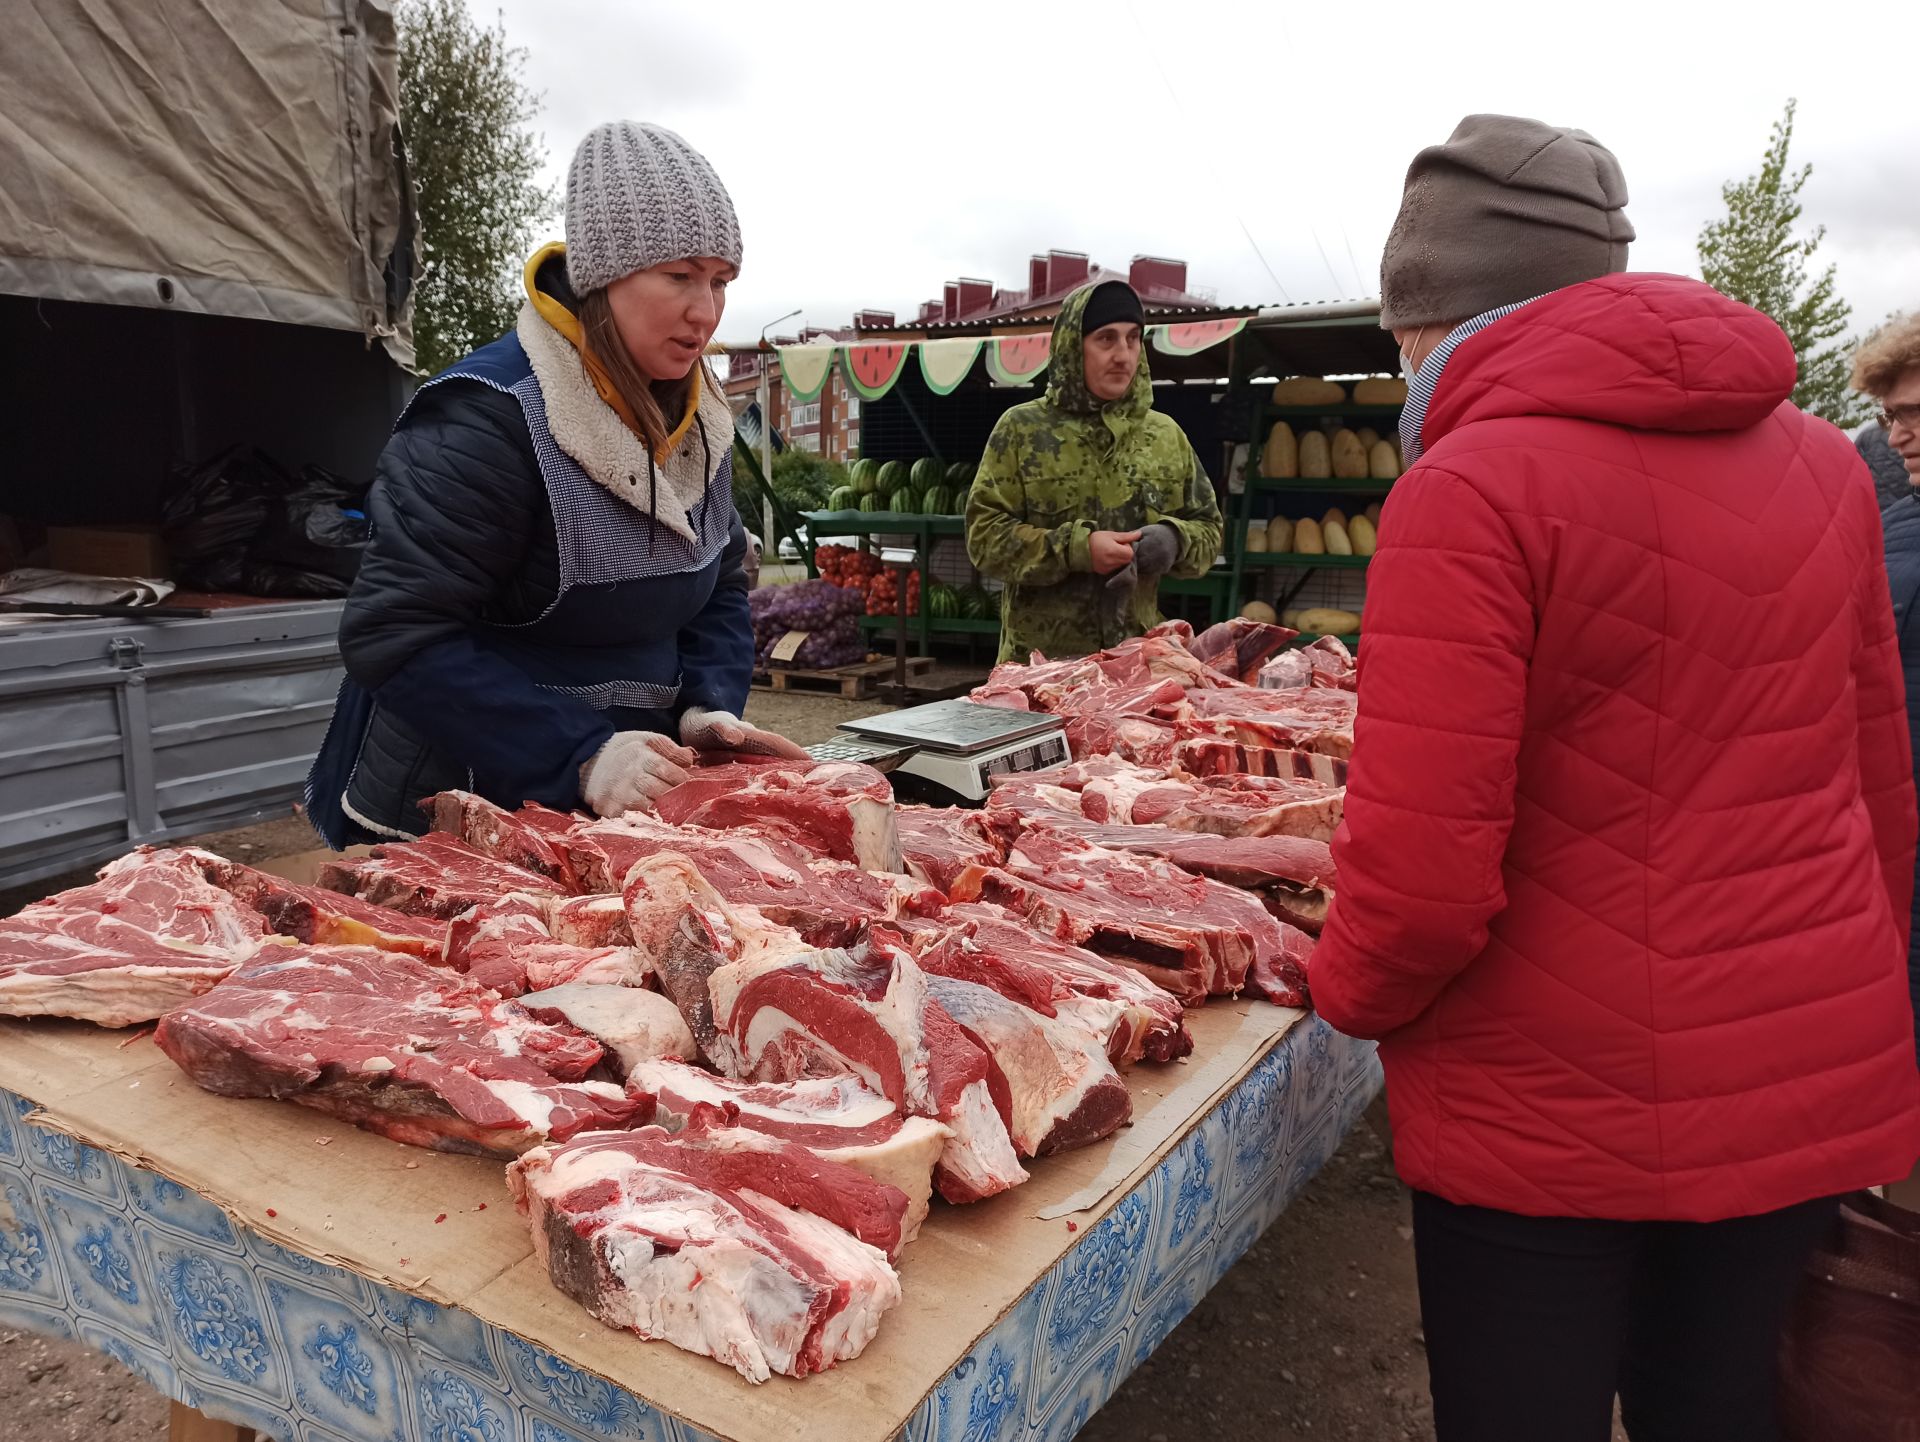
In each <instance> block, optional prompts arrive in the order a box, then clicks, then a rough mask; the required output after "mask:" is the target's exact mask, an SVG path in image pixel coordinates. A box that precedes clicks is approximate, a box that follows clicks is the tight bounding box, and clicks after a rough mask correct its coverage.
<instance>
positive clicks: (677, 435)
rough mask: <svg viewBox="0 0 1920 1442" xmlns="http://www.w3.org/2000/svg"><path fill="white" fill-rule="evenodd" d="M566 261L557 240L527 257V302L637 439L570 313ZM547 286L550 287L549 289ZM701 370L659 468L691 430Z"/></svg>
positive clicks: (626, 410)
mask: <svg viewBox="0 0 1920 1442" xmlns="http://www.w3.org/2000/svg"><path fill="white" fill-rule="evenodd" d="M566 259H567V246H566V242H565V241H561V240H554V241H549V242H548V243H547V244H545V245H543V246H541V247H540V249H538V250H536V251H535V252H534V253H533V254H532V255H531V256H529V257H528V258H527V265H526V269H525V271H524V272H523V273H522V275H521V283H522V284H523V285H524V286H525V287H526V292H527V302H528V303H529V304H530V305H532V307H533V308H534V310H536V311H537V312H539V315H540V319H542V320H544V321H545V322H546V323H547V324H548V325H550V326H552V327H553V328H554V329H555V330H556V331H558V332H559V333H560V334H561V335H562V336H564V337H565V338H566V341H567V344H568V345H570V346H572V347H573V348H574V349H575V350H576V351H578V352H579V353H580V364H581V365H582V366H583V367H584V368H585V370H586V372H587V378H588V379H589V380H591V381H592V382H593V389H594V391H595V393H597V394H598V395H599V397H600V399H601V400H603V401H605V402H606V403H607V404H608V405H609V406H611V407H613V412H614V414H615V415H617V416H619V417H620V419H621V420H622V421H623V422H625V424H626V426H627V429H629V430H630V431H632V432H633V433H634V434H635V435H636V436H637V435H639V434H641V431H640V422H639V420H638V419H637V418H636V417H635V416H634V414H633V408H632V407H631V406H629V405H628V404H627V403H626V401H625V400H624V399H622V398H621V395H620V392H619V390H618V389H616V388H615V386H614V384H613V377H611V376H609V375H608V374H607V372H606V370H605V368H604V367H602V366H601V364H600V362H599V361H597V360H595V359H594V357H593V353H592V352H591V351H590V350H589V349H588V348H587V344H586V331H585V330H584V329H583V328H582V326H581V324H580V318H579V317H578V316H576V315H575V314H574V313H573V307H572V306H571V305H569V304H568V303H567V302H568V301H569V300H571V299H572V291H571V289H570V288H569V287H568V286H567V279H566V274H567V272H566ZM550 261H551V262H553V270H552V271H551V272H550V273H549V275H548V277H547V284H546V285H545V286H543V285H542V283H541V282H542V277H541V274H540V270H541V267H543V266H545V265H546V264H547V263H548V262H550ZM549 286H550V287H552V288H551V289H549V288H548V287H549ZM555 291H559V292H560V294H555ZM704 370H705V367H704V366H702V367H701V368H700V369H698V370H695V371H694V373H693V385H692V386H691V387H690V388H689V389H688V391H687V410H686V414H685V415H683V416H681V417H680V423H679V424H678V425H677V426H675V427H674V428H673V433H672V434H671V435H669V436H668V437H667V439H666V444H664V445H663V446H661V448H660V450H659V451H658V452H657V453H656V455H655V459H656V460H657V461H659V462H660V463H661V464H663V465H664V464H665V463H666V459H667V457H668V456H670V455H672V454H673V452H674V450H675V449H676V448H677V447H678V446H679V444H680V442H681V441H683V440H685V439H686V437H687V432H689V431H691V430H692V429H693V421H694V417H695V416H697V415H698V414H699V413H700V401H701V394H700V393H701V391H702V390H704V389H705V387H704V385H703V384H702V383H703V381H704V380H705V376H704V374H703V372H704Z"/></svg>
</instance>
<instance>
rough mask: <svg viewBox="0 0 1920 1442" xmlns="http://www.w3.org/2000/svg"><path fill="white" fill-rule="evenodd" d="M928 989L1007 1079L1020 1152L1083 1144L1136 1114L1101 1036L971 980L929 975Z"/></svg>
mask: <svg viewBox="0 0 1920 1442" xmlns="http://www.w3.org/2000/svg"><path fill="white" fill-rule="evenodd" d="M927 990H928V992H929V993H930V994H931V995H932V997H933V999H934V1000H935V1001H937V1002H938V1003H939V1004H940V1006H941V1008H942V1009H943V1010H945V1012H946V1013H947V1015H948V1016H950V1017H952V1018H953V1020H954V1023H955V1024H956V1025H957V1026H959V1028H960V1030H962V1031H963V1032H965V1033H966V1034H967V1035H968V1036H969V1037H970V1038H972V1039H973V1041H974V1043H975V1044H976V1045H978V1046H979V1047H980V1049H981V1050H982V1051H984V1052H986V1054H987V1056H988V1058H989V1059H990V1060H991V1061H992V1063H993V1065H994V1066H995V1067H996V1068H998V1069H999V1072H1000V1074H1001V1076H1002V1077H1003V1078H1004V1079H1005V1084H1006V1088H1007V1093H1008V1096H1009V1097H1010V1098H1011V1104H1012V1113H1013V1115H1012V1124H1011V1126H1010V1127H1009V1128H1008V1131H1009V1134H1010V1135H1011V1136H1012V1137H1013V1145H1014V1149H1015V1150H1016V1151H1017V1152H1019V1153H1020V1155H1021V1156H1023V1157H1043V1156H1047V1155H1049V1154H1050V1153H1053V1152H1064V1151H1069V1150H1071V1149H1073V1148H1074V1147H1084V1146H1086V1145H1088V1144H1089V1143H1091V1142H1097V1141H1099V1140H1100V1139H1101V1138H1102V1137H1107V1136H1111V1135H1112V1134H1113V1133H1114V1132H1115V1131H1117V1130H1118V1129H1119V1128H1120V1127H1121V1125H1122V1124H1124V1123H1125V1122H1126V1121H1127V1119H1128V1118H1130V1117H1131V1116H1132V1115H1133V1099H1132V1097H1130V1096H1129V1095H1128V1094H1127V1086H1126V1083H1125V1082H1123V1081H1121V1080H1120V1074H1119V1073H1118V1072H1116V1071H1115V1070H1114V1069H1113V1063H1112V1062H1110V1061H1108V1060H1107V1053H1106V1047H1105V1044H1104V1043H1103V1042H1102V1041H1101V1040H1100V1039H1098V1038H1096V1037H1094V1036H1092V1035H1090V1034H1088V1033H1087V1032H1085V1031H1083V1030H1082V1029H1081V1028H1079V1027H1078V1026H1075V1025H1073V1024H1072V1023H1071V1022H1067V1021H1062V1020H1058V1019H1056V1018H1054V1017H1049V1016H1042V1015H1041V1014H1040V1013H1039V1012H1037V1011H1034V1010H1032V1009H1031V1008H1029V1007H1025V1006H1022V1005H1021V1004H1020V1003H1019V1002H1017V1001H1009V1000H1008V999H1007V998H1006V997H1004V996H1002V995H1001V994H1000V993H999V992H997V991H994V990H992V989H990V988H988V987H984V986H979V985H976V984H975V983H973V982H971V981H956V980H954V979H952V978H951V977H944V976H935V977H929V978H928V980H927Z"/></svg>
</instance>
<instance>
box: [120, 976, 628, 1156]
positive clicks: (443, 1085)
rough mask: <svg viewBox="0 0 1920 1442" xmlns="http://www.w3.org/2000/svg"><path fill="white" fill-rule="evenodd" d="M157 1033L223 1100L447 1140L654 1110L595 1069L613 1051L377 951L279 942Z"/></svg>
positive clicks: (605, 1120)
mask: <svg viewBox="0 0 1920 1442" xmlns="http://www.w3.org/2000/svg"><path fill="white" fill-rule="evenodd" d="M154 1039H155V1041H157V1042H158V1043H159V1045H160V1049H161V1050H162V1051H164V1052H166V1054H167V1055H168V1056H170V1057H172V1058H173V1060H174V1061H175V1062H176V1063H177V1064H178V1065H179V1066H180V1069H181V1070H182V1071H184V1072H186V1074H187V1075H188V1076H190V1077H192V1078H193V1079H194V1081H196V1082H197V1083H199V1084H200V1085H201V1086H202V1087H205V1088H206V1089H207V1090H208V1091H210V1092H214V1093H217V1094H218V1095H220V1096H230V1097H272V1098H275V1099H278V1100H283V1101H293V1102H298V1103H299V1104H300V1105H302V1106H308V1107H313V1108H314V1109H315V1110H317V1111H323V1112H327V1113H330V1114H331V1115H333V1116H337V1117H341V1118H343V1119H344V1120H347V1121H350V1122H352V1123H353V1124H354V1125H355V1126H360V1127H365V1128H366V1129H367V1130H368V1131H373V1132H379V1133H380V1134H381V1135H382V1136H386V1137H391V1138H392V1139H393V1140H394V1141H397V1142H406V1143H409V1144H410V1145H413V1146H421V1147H432V1148H434V1149H435V1150H438V1151H448V1152H474V1153H480V1154H485V1155H492V1156H512V1155H514V1154H516V1153H518V1152H520V1151H523V1150H525V1149H526V1148H527V1147H530V1146H533V1145H535V1144H536V1143H538V1142H542V1141H545V1140H547V1139H548V1138H564V1137H569V1136H572V1135H573V1134H574V1133H575V1132H577V1131H581V1130H583V1129H586V1128H592V1127H618V1126H624V1125H625V1124H626V1123H627V1122H628V1120H629V1119H630V1118H631V1117H632V1116H633V1114H634V1112H636V1111H637V1110H638V1109H639V1108H638V1105H637V1104H636V1103H635V1102H634V1101H633V1100H632V1099H631V1098H629V1097H628V1096H627V1095H626V1094H625V1093H624V1092H623V1091H622V1090H621V1089H620V1088H619V1087H617V1086H614V1085H612V1084H611V1083H608V1082H601V1081H588V1080H583V1078H585V1077H586V1075H587V1073H588V1072H589V1071H591V1070H592V1069H593V1067H594V1066H595V1065H596V1064H598V1063H599V1061H600V1058H601V1049H600V1046H599V1044H598V1043H596V1042H594V1041H593V1040H592V1039H590V1038H589V1037H586V1036H583V1035H581V1034H580V1033H579V1032H578V1031H576V1030H574V1029H573V1028H572V1027H569V1026H553V1025H550V1024H548V1023H545V1022H540V1021H536V1020H534V1018H533V1017H531V1016H529V1015H528V1014H527V1012H526V1011H525V1010H524V1009H523V1008H522V1007H520V1006H519V1005H518V1004H517V1003H514V1002H511V1001H503V1000H502V999H501V998H499V997H497V996H495V995H494V994H493V993H492V992H489V991H485V990H482V989H481V988H479V987H477V986H474V985H473V984H472V983H471V982H469V981H467V980H466V979H465V978H463V977H460V976H458V975H456V974H455V973H453V972H451V971H448V970H446V969H445V968H441V967H432V966H428V965H427V964H426V963H425V962H422V961H420V960H419V959H418V958H416V957H411V956H406V955H404V954H402V953H399V952H392V951H376V950H374V949H373V948H372V947H365V946H335V947H304V946H273V945H268V946H264V947H262V948H261V949H260V951H259V952H258V953H257V954H256V955H255V958H254V959H253V960H252V961H251V962H249V963H248V964H247V965H245V966H243V967H242V968H240V969H239V970H238V971H236V972H235V973H234V974H233V975H232V976H231V977H229V978H228V979H227V980H226V982H224V983H223V984H222V985H221V986H219V987H217V988H215V989H214V990H213V991H211V992H209V993H207V994H206V995H205V996H202V997H199V998H197V999H195V1000H193V1001H190V1002H188V1003H186V1004H185V1005H183V1006H179V1007H176V1008H175V1009H174V1010H172V1011H170V1012H168V1013H167V1014H166V1015H165V1016H163V1017H161V1018H160V1025H159V1029H158V1031H157V1032H156V1034H155V1038H154Z"/></svg>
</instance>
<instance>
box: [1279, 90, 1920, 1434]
mask: <svg viewBox="0 0 1920 1442" xmlns="http://www.w3.org/2000/svg"><path fill="white" fill-rule="evenodd" d="M1625 199H1626V191H1625V184H1624V181H1623V180H1622V179H1621V177H1620V172H1619V167H1618V165H1617V163H1616V162H1615V161H1614V158H1613V157H1612V155H1611V154H1609V153H1608V152H1607V151H1606V150H1604V149H1603V148H1602V147H1600V146H1599V145H1598V144H1597V143H1596V142H1594V141H1593V140H1592V138H1591V137H1589V136H1586V135H1584V134H1582V133H1581V132H1578V131H1564V130H1556V129H1553V128H1551V127H1547V126H1543V125H1540V124H1539V123H1538V122H1534V121H1522V120H1513V119H1509V118H1506V117H1498V116H1474V117H1470V118H1469V119H1468V120H1466V121H1464V122H1462V124H1461V126H1460V128H1459V129H1458V130H1456V131H1455V133H1454V136H1453V138H1452V139H1451V140H1450V141H1449V142H1448V143H1447V144H1446V145H1443V146H1437V147H1434V148H1432V149H1430V150H1428V151H1424V152H1422V154H1421V155H1420V157H1419V158H1417V159H1416V160H1415V162H1414V165H1413V168H1412V170H1411V171H1410V172H1409V174H1408V180H1407V192H1406V199H1405V201H1404V202H1403V205H1402V209H1401V214H1400V219H1399V221H1398V222H1397V223H1396V225H1395V228H1394V231H1393V233H1392V236H1391V237H1390V239H1389V241H1388V247H1387V253H1386V257H1385V260H1384V262H1383V266H1382V276H1381V295H1382V324H1383V325H1386V326H1388V327H1389V328H1391V329H1392V330H1394V332H1395V335H1396V338H1397V339H1399V340H1400V342H1401V344H1402V346H1403V351H1404V353H1405V354H1406V355H1407V359H1408V361H1409V363H1410V367H1417V369H1414V374H1413V381H1412V384H1411V387H1410V395H1409V402H1408V406H1407V410H1406V415H1405V418H1404V420H1403V425H1402V439H1403V445H1404V446H1405V448H1406V451H1407V456H1408V460H1409V462H1410V463H1412V464H1411V468H1410V469H1409V471H1408V473H1407V474H1406V476H1405V477H1404V478H1403V479H1402V480H1401V481H1400V482H1399V484H1398V485H1396V487H1395V488H1394V491H1393V493H1392V497H1391V499H1390V500H1389V502H1388V504H1387V507H1386V512H1385V516H1384V520H1383V524H1382V526H1381V541H1380V548H1379V553H1378V555H1377V556H1376V557H1375V559H1374V562H1373V565H1372V568H1371V570H1370V572H1369V577H1368V596H1367V606H1366V614H1365V633H1364V634H1365V642H1364V649H1363V651H1362V659H1361V691H1360V696H1361V701H1360V712H1359V719H1358V722H1357V725H1356V730H1355V748H1354V755H1353V760H1352V769H1351V775H1350V785H1349V788H1348V792H1347V802H1346V821H1345V825H1344V827H1343V828H1342V831H1341V833H1340V835H1339V837H1338V839H1337V840H1336V842H1335V845H1334V851H1335V858H1336V861H1337V863H1338V869H1339V873H1340V890H1339V897H1338V900H1337V902H1336V903H1335V906H1334V908H1333V912H1332V915H1331V917H1330V919H1329V921H1328V925H1327V928H1326V934H1325V936H1324V937H1323V938H1322V939H1321V942H1320V945H1319V948H1318V950H1317V952H1316V953H1315V956H1314V958H1313V971H1312V984H1313V994H1314V999H1315V1002H1316V1005H1317V1006H1318V1008H1319V1010H1320V1011H1321V1013H1322V1014H1323V1015H1324V1016H1325V1017H1326V1018H1327V1020H1328V1021H1330V1022H1331V1023H1332V1024H1333V1025H1334V1026H1336V1027H1339V1028H1340V1029H1341V1030H1343V1031H1346V1032H1349V1033H1351V1034H1353V1035H1357V1036H1362V1037H1373V1038H1379V1039H1380V1041H1381V1058H1382V1061H1383V1063H1384V1064H1385V1068H1386V1074H1387V1087H1388V1098H1389V1103H1390V1106H1391V1110H1392V1116H1393V1127H1394V1151H1395V1159H1396V1162H1397V1164H1398V1167H1399V1170H1400V1174H1401V1176H1402V1177H1403V1178H1404V1179H1405V1180H1406V1181H1407V1183H1408V1184H1409V1185H1410V1186H1411V1187H1413V1188H1414V1189H1415V1208H1414V1217H1415V1231H1416V1238H1415V1240H1416V1248H1417V1257H1418V1265H1419V1272H1420V1285H1421V1305H1422V1310H1423V1314H1424V1317H1425V1329H1426V1334H1427V1342H1428V1351H1429V1365H1430V1369H1431V1372H1432V1379H1433V1390H1434V1405H1435V1413H1436V1425H1437V1428H1438V1433H1439V1437H1440V1439H1441V1442H1452V1439H1472V1442H1502V1439H1508V1438H1512V1439H1522V1438H1524V1439H1552V1442H1584V1439H1589V1438H1591V1439H1605V1438H1606V1437H1607V1436H1608V1435H1609V1431H1608V1429H1609V1426H1610V1418H1611V1411H1612V1403H1613V1398H1614V1396H1615V1394H1616V1391H1617V1393H1618V1395H1619V1396H1620V1398H1621V1402H1622V1408H1623V1415H1624V1417H1625V1419H1626V1422H1627V1426H1628V1430H1629V1432H1630V1433H1631V1435H1632V1436H1633V1437H1634V1438H1635V1439H1636V1442H1642V1439H1647V1438H1655V1439H1660V1438H1672V1439H1682V1438H1684V1439H1686V1442H1715V1439H1726V1442H1734V1439H1738V1442H1764V1439H1767V1438H1769V1437H1772V1436H1774V1435H1776V1434H1775V1430H1774V1426H1775V1424H1774V1421H1773V1411H1772V1356H1773V1351H1774V1347H1775V1345H1776V1339H1777V1335H1778V1331H1779V1327H1780V1322H1781V1318H1782V1316H1783V1314H1784V1310H1785V1307H1786V1304H1787V1302H1788V1300H1789V1299H1790V1297H1791V1294H1792V1291H1793V1287H1794V1285H1795V1282H1796V1279H1797V1276H1798V1273H1799V1269H1800V1267H1801V1266H1802V1264H1803V1262H1804V1259H1805V1257H1806V1256H1807V1254H1808V1252H1809V1251H1810V1249H1811V1247H1812V1245H1813V1243H1814V1242H1815V1241H1816V1240H1817V1238H1818V1237H1819V1235H1820V1233H1821V1231H1822V1230H1823V1229H1824V1228H1825V1227H1827V1226H1829V1225H1831V1222H1832V1218H1833V1215H1834V1201H1833V1199H1834V1198H1835V1197H1836V1195H1837V1194H1840V1193H1844V1192H1846V1191H1849V1190H1851V1189H1854V1188H1857V1187H1862V1186H1868V1185H1872V1184H1876V1183H1881V1182H1886V1181H1888V1180H1890V1179H1893V1178H1896V1177H1899V1176H1902V1175H1904V1174H1905V1173H1906V1172H1907V1171H1908V1170H1909V1168H1910V1167H1911V1166H1912V1165H1913V1162H1914V1158H1915V1155H1916V1153H1920V1071H1916V1068H1915V1065H1914V1041H1913V1013H1912V1008H1911V1006H1910V1004H1909V1001H1908V997H1907V990H1906V984H1905V980H1906V978H1905V970H1904V967H1905V958H1906V942H1907V937H1906V932H1907V925H1908V917H1909V914H1910V901H1911V893H1912V888H1913V882H1914V840H1915V800H1914V787H1913V779H1912V771H1911V767H1910V764H1909V754H1908V739H1907V726H1906V717H1905V707H1904V699H1903V690H1902V682H1901V670H1900V660H1899V655H1898V652H1897V649H1896V646H1895V642H1894V632H1893V623H1892V616H1891V611H1890V607H1889V601H1888V593H1887V581H1886V575H1885V572H1884V570H1883V569H1882V566H1881V530H1880V521H1879V516H1878V512H1877V509H1876V506H1875V499H1874V491H1873V485H1872V482H1871V480H1870V479H1869V477H1868V476H1867V474H1866V472H1865V470H1864V469H1863V467H1862V466H1861V464H1860V461H1859V459H1858V457H1857V456H1856V454H1855V452H1854V451H1853V448H1852V447H1851V446H1850V445H1849V444H1848V442H1847V439H1846V437H1844V436H1843V435H1841V434H1840V432H1838V431H1837V430H1835V429H1834V428H1833V427H1831V426H1829V425H1827V424H1826V423H1825V422H1823V421H1819V420H1815V419H1812V418H1810V417H1808V416H1806V415H1804V414H1802V413H1801V412H1800V411H1798V410H1796V409H1794V407H1793V406H1792V405H1791V404H1789V403H1788V399H1787V398H1788V396H1789V394H1790V393H1791V392H1792V390H1793V386H1794V379H1795V361H1794V353H1793V350H1792V347H1791V346H1790V344H1789V343H1788V341H1787V339H1786V337H1785V336H1784V335H1783V334H1782V333H1781V331H1780V329H1779V328H1778V327H1777V326H1776V325H1775V324H1774V323H1773V322H1772V321H1770V320H1768V319H1767V318H1766V317H1765V316H1762V315H1760V314H1759V313H1757V312H1755V311H1753V310H1750V309H1748V308H1747V307H1745V306H1742V305H1739V304H1736V303H1735V302H1733V301H1730V300H1728V299H1726V298H1725V297H1723V296H1721V295H1720V294H1718V293H1717V292H1715V291H1713V290H1711V289H1710V288H1708V287H1707V286H1705V285H1702V284H1701V283H1699V282H1697V281H1692V280H1686V279H1682V278H1679V277H1675V276H1662V275H1628V274H1620V273H1618V272H1620V271H1621V270H1623V268H1624V266H1625V259H1626V243H1627V241H1629V240H1630V239H1631V238H1632V230H1631V228H1630V227H1629V226H1628V225H1627V223H1626V219H1625V216H1624V214H1623V212H1622V207H1623V206H1624V203H1625ZM1463 318H1466V319H1463Z"/></svg>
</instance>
